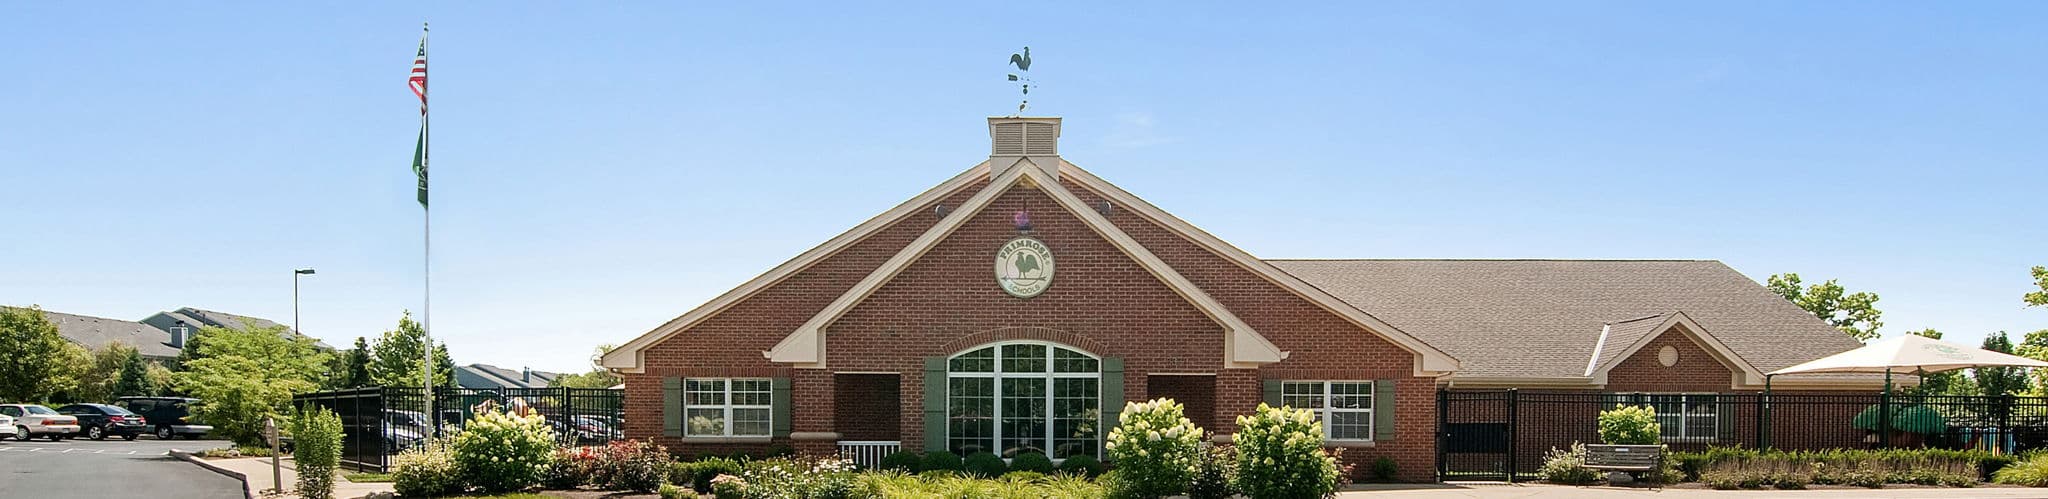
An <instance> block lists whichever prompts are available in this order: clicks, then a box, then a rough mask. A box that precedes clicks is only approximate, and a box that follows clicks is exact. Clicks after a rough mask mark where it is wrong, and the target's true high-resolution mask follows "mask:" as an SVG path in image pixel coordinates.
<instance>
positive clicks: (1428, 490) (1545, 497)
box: [1337, 483, 2048, 499]
mask: <svg viewBox="0 0 2048 499" xmlns="http://www.w3.org/2000/svg"><path fill="white" fill-rule="evenodd" d="M1337 497H1340V498H1349V499H1361V498H1368V497H1474V498H1486V499H1529V498H1536V499H1565V498H1580V497H1590V498H1609V499H1626V498H1635V499H1693V498H1698V499H1709V498H1730V497H1739V498H1762V497H1792V498H1805V497H1816V498H1823V497H1824V498H1851V497H1855V498H1865V497H1869V498H1902V499H1917V498H1944V499H1954V498H1976V497H2048V489H2031V488H2022V487H1977V488H1968V489H1953V488H1903V487H1901V488H1884V489H1827V490H1710V489H1661V490H1658V489H1643V488H1630V487H1572V486H1566V485H1544V484H1512V485H1510V484H1506V483H1446V484H1414V485H1406V484H1390V485H1361V486H1358V487H1354V488H1352V489H1349V490H1346V491H1344V492H1342V493H1339V494H1337Z"/></svg>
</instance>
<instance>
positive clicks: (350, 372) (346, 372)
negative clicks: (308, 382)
mask: <svg viewBox="0 0 2048 499" xmlns="http://www.w3.org/2000/svg"><path fill="white" fill-rule="evenodd" d="M330 365H331V367H330V368H329V369H328V372H329V373H330V374H329V375H328V377H327V383H326V386H325V387H324V388H327V389H337V388H357V387H364V386H370V385H372V384H374V382H373V381H372V380H371V378H370V345H369V342H368V341H365V340H364V339H363V337H361V336H357V337H356V346H355V348H350V349H348V350H344V351H342V352H341V355H336V356H334V362H332V363H331V364H330Z"/></svg>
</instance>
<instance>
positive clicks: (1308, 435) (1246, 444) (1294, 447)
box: [1234, 404, 1342, 499]
mask: <svg viewBox="0 0 2048 499" xmlns="http://www.w3.org/2000/svg"><path fill="white" fill-rule="evenodd" d="M1234 441H1235V443H1236V444H1237V490H1238V492H1240V493H1243V494H1244V495H1245V496H1247V497H1250V498H1252V499H1300V498H1307V497H1328V496H1329V495H1331V494H1334V493H1336V492H1337V487H1338V486H1339V485H1340V484H1341V482H1340V478H1342V477H1340V476H1339V473H1340V469H1339V468H1338V467H1337V458H1336V457H1335V456H1331V455H1330V454H1329V453H1326V452H1323V424H1322V423H1321V422H1318V421H1316V419H1315V415H1314V414H1311V413H1310V412H1309V411H1308V410H1306V409H1294V408H1289V407H1272V406H1269V405H1266V404H1259V410H1258V411H1257V412H1254V413H1252V414H1251V415H1248V416H1238V417H1237V435H1236V437H1235V439H1234Z"/></svg>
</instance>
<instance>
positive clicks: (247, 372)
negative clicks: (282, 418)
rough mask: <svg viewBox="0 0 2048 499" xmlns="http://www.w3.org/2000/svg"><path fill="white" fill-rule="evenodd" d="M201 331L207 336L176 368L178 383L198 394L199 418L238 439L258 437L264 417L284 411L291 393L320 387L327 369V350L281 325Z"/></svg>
mask: <svg viewBox="0 0 2048 499" xmlns="http://www.w3.org/2000/svg"><path fill="white" fill-rule="evenodd" d="M201 334H203V335H205V336H206V342H205V343H203V344H201V346H200V351H199V354H200V355H199V356H198V357H197V358H195V359H193V360H192V361H191V362H189V363H186V364H185V370H184V371H183V372H180V373H178V374H177V380H178V386H179V387H181V388H183V389H184V390H185V393H187V394H189V395H192V396H194V397H197V398H199V400H200V401H199V403H198V404H197V406H196V407H194V408H193V411H194V412H195V413H197V414H198V416H199V418H200V419H202V420H204V421H206V422H207V423H208V424H211V425H213V427H214V432H216V433H217V434H219V435H221V436H225V437H228V438H229V439H232V440H234V441H235V443H237V444H243V445H255V444H257V443H260V442H261V441H262V429H263V419H264V418H265V417H269V416H274V415H278V414H286V413H287V412H286V411H287V410H288V409H287V407H288V406H289V405H290V404H291V400H292V395H295V394H299V393H305V392H310V391H313V390H314V389H316V388H318V387H319V386H320V385H319V383H318V382H317V381H316V380H318V379H320V377H321V376H323V375H324V374H325V373H326V366H327V357H328V354H327V353H325V352H321V351H320V349H319V348H317V347H315V346H314V345H313V340H312V339H311V338H306V337H302V336H297V335H292V334H288V330H287V329H286V328H285V327H284V326H275V327H268V328H248V329H244V330H236V329H228V328H217V327H207V328H204V329H203V330H202V331H201Z"/></svg>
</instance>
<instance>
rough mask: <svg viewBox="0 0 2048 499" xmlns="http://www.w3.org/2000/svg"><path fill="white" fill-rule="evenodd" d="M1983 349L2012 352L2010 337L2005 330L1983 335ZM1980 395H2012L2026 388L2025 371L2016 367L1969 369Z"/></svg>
mask: <svg viewBox="0 0 2048 499" xmlns="http://www.w3.org/2000/svg"><path fill="white" fill-rule="evenodd" d="M1983 348H1984V349H1985V350H1990V351H1993V352H1999V353H2013V345H2012V338H2010V337H2007V336H2006V335H2005V331H1999V332H1996V333H1992V334H1988V335H1984V346H1983ZM1970 377H1971V378H1973V379H1974V380H1975V381H1976V382H1977V393H1978V394H1980V395H1991V396H2000V395H2012V394H2015V393H2018V392H2020V391H2022V390H2025V389H2026V388H2027V373H2026V372H2025V371H2022V370H2021V369H2020V368H2017V367H1979V368H1976V369H1971V370H1970Z"/></svg>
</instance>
